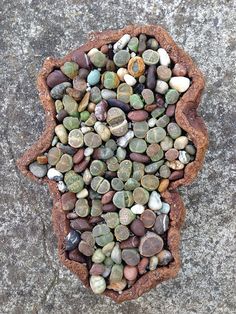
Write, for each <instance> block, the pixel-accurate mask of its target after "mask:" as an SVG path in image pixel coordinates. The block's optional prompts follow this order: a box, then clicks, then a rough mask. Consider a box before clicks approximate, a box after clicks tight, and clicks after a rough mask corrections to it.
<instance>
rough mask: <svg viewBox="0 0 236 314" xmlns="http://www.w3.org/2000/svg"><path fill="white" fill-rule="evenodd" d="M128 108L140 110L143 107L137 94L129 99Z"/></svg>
mask: <svg viewBox="0 0 236 314" xmlns="http://www.w3.org/2000/svg"><path fill="white" fill-rule="evenodd" d="M129 102H130V106H131V107H133V108H134V109H142V108H143V106H144V103H143V101H142V99H141V97H140V96H139V95H138V94H133V95H131V96H130V97H129Z"/></svg>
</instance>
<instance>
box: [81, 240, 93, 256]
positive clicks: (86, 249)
mask: <svg viewBox="0 0 236 314" xmlns="http://www.w3.org/2000/svg"><path fill="white" fill-rule="evenodd" d="M78 248H79V251H80V252H81V253H82V254H83V255H85V256H92V255H93V253H94V248H93V247H92V246H91V245H89V243H87V242H85V241H81V242H80V244H79V247H78Z"/></svg>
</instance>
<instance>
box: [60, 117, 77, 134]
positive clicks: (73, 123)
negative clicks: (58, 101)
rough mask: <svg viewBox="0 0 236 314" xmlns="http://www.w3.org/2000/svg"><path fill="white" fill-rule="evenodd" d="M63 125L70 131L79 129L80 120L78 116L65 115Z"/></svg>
mask: <svg viewBox="0 0 236 314" xmlns="http://www.w3.org/2000/svg"><path fill="white" fill-rule="evenodd" d="M63 125H64V127H65V128H66V129H67V130H68V131H71V130H73V129H78V127H79V125H80V122H79V119H78V118H76V117H65V118H64V119H63Z"/></svg>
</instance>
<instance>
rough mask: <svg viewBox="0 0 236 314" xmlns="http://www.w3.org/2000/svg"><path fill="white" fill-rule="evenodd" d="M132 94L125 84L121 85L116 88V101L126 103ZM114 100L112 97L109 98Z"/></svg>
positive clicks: (131, 90) (129, 87)
mask: <svg viewBox="0 0 236 314" xmlns="http://www.w3.org/2000/svg"><path fill="white" fill-rule="evenodd" d="M132 94H133V88H132V87H131V86H129V85H128V84H127V83H122V84H120V85H119V86H118V88H117V99H118V100H120V101H123V102H124V103H126V104H127V103H128V102H129V101H130V96H131V95H132ZM111 98H114V97H111Z"/></svg>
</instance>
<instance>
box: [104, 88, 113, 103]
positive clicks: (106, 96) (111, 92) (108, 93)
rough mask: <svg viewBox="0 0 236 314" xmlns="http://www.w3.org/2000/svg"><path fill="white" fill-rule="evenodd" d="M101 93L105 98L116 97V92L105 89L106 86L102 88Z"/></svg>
mask: <svg viewBox="0 0 236 314" xmlns="http://www.w3.org/2000/svg"><path fill="white" fill-rule="evenodd" d="M101 95H102V98H103V99H105V100H107V99H110V98H116V92H115V91H113V90H110V89H105V88H104V89H102V90H101Z"/></svg>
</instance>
